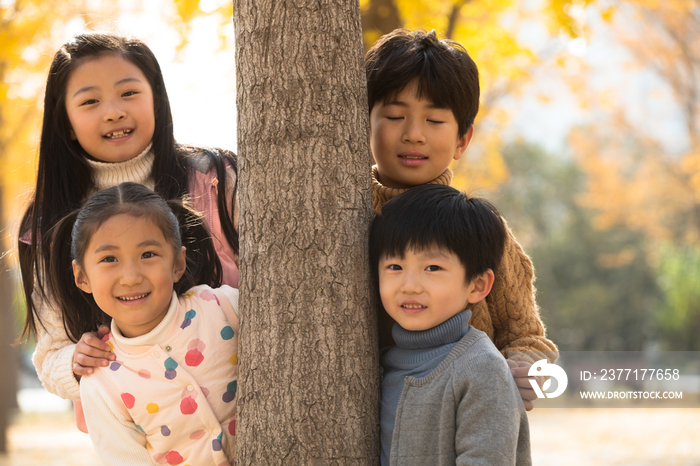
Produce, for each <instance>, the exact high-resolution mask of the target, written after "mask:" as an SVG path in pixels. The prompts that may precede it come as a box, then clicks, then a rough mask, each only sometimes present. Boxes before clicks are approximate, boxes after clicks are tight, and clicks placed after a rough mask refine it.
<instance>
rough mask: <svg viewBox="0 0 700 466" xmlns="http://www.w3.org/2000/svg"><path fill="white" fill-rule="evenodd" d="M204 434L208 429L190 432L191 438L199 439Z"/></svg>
mask: <svg viewBox="0 0 700 466" xmlns="http://www.w3.org/2000/svg"><path fill="white" fill-rule="evenodd" d="M204 434H206V431H204V430H197V431H194V432H192V433H191V434H190V439H191V440H198V439H200V438H202V437H204Z"/></svg>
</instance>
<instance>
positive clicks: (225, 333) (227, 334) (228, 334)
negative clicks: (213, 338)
mask: <svg viewBox="0 0 700 466" xmlns="http://www.w3.org/2000/svg"><path fill="white" fill-rule="evenodd" d="M234 335H236V332H234V331H233V329H232V328H231V326H230V325H227V326H226V327H224V328H222V329H221V338H223V339H224V340H230V339H231V338H233V337H234Z"/></svg>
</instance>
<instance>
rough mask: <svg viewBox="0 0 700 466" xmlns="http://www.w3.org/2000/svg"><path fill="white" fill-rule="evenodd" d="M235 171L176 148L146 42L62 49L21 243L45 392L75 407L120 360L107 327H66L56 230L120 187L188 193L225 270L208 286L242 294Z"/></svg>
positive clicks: (218, 153) (120, 40)
mask: <svg viewBox="0 0 700 466" xmlns="http://www.w3.org/2000/svg"><path fill="white" fill-rule="evenodd" d="M236 170H237V168H236V157H235V155H234V154H233V153H232V152H229V151H223V150H217V149H205V148H197V147H192V146H185V145H181V144H177V143H176V142H175V138H174V136H173V119H172V115H171V112H170V103H169V101H168V94H167V92H166V90H165V83H164V81H163V75H162V73H161V70H160V66H159V65H158V61H157V60H156V57H155V56H154V55H153V52H151V50H150V49H149V48H148V47H147V46H146V45H145V44H144V43H143V42H141V41H139V40H137V39H131V38H125V37H121V36H115V35H110V34H97V33H90V34H80V35H77V36H75V37H74V38H73V39H71V40H70V41H69V42H68V43H66V44H64V45H63V46H62V47H61V48H60V49H59V50H58V52H57V53H56V55H55V56H54V59H53V62H52V63H51V68H50V69H49V75H48V79H47V82H46V94H45V98H44V117H43V127H42V133H41V143H40V148H39V164H38V172H37V181H36V190H35V192H34V193H33V196H32V198H31V203H30V205H29V207H28V209H27V211H26V213H25V214H24V216H23V218H22V222H21V225H20V240H19V245H18V249H19V256H20V268H21V273H22V283H23V288H24V292H25V297H26V302H27V319H26V324H25V328H24V333H23V334H24V335H28V336H35V337H36V340H37V345H36V350H35V352H34V355H33V362H34V365H35V367H36V370H37V373H38V375H39V378H40V380H41V382H42V383H43V385H44V387H46V389H47V390H48V391H50V392H52V393H55V394H57V395H58V396H60V397H62V398H67V399H71V400H78V399H79V398H80V390H79V385H78V381H79V380H80V377H81V376H83V375H86V374H90V373H92V372H93V370H94V369H93V368H94V367H100V366H102V367H104V366H106V365H108V364H109V361H110V360H112V359H113V358H114V356H113V355H111V353H110V352H109V350H110V348H109V346H108V345H107V344H105V343H104V342H102V341H101V340H100V336H101V335H102V334H103V333H104V332H105V331H106V329H104V328H103V329H102V330H101V332H100V333H96V331H97V330H98V328H97V327H95V328H90V329H89V330H87V332H88V333H85V334H83V333H75V332H74V331H73V330H72V329H71V328H70V327H65V326H64V324H63V319H62V313H61V311H60V310H59V309H58V308H57V306H56V304H55V299H54V298H55V297H54V296H52V295H51V293H50V292H49V291H48V285H47V280H48V275H47V271H48V270H49V264H50V262H51V251H50V249H49V245H50V244H51V237H52V227H54V225H55V224H56V223H57V222H58V221H59V220H60V219H61V218H63V217H64V216H65V215H66V214H68V213H69V212H71V211H73V210H75V209H78V208H79V207H80V206H81V205H82V204H83V203H84V202H85V201H86V199H87V198H88V197H89V196H90V195H91V194H94V193H96V192H98V191H100V190H102V189H105V188H109V187H110V186H115V185H117V184H119V183H121V182H124V181H133V182H137V183H140V184H142V185H144V186H146V187H148V188H150V189H152V190H154V191H155V192H156V193H158V194H160V195H161V196H163V198H165V199H176V198H181V197H182V196H184V195H188V196H189V198H190V200H191V202H192V204H193V206H194V208H195V209H196V210H197V211H198V212H201V213H202V215H203V217H204V220H205V222H206V223H207V226H208V227H209V229H210V230H211V232H212V235H213V238H214V245H215V247H216V252H217V255H218V257H219V260H220V261H221V264H222V274H221V275H220V276H218V277H215V280H214V282H213V283H211V284H212V285H215V284H217V283H222V282H223V283H225V284H227V285H230V286H233V287H238V267H237V262H238V232H237V228H238V208H237V193H236V186H237V182H236V180H237V175H236V173H237V172H236ZM76 343H77V344H76Z"/></svg>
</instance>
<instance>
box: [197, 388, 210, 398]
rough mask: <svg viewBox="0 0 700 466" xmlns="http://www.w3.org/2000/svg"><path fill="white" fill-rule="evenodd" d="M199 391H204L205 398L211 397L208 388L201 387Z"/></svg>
mask: <svg viewBox="0 0 700 466" xmlns="http://www.w3.org/2000/svg"><path fill="white" fill-rule="evenodd" d="M199 389H200V390H202V393H204V396H209V389H208V388H207V387H199Z"/></svg>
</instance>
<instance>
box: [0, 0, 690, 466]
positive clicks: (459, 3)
mask: <svg viewBox="0 0 700 466" xmlns="http://www.w3.org/2000/svg"><path fill="white" fill-rule="evenodd" d="M360 4H361V9H362V21H363V31H364V42H365V48H368V47H369V46H371V44H372V43H373V42H374V41H375V40H376V39H377V38H379V37H380V35H381V34H384V33H386V32H389V31H391V30H393V29H394V28H396V27H407V28H418V27H420V28H425V29H433V28H434V29H436V30H437V32H438V34H439V35H440V36H441V37H443V38H451V39H453V40H456V41H457V42H460V43H461V44H462V45H464V46H465V47H466V48H467V50H468V51H469V53H470V55H471V56H472V57H473V58H474V60H475V61H476V63H477V65H478V67H479V70H480V78H481V89H482V99H481V107H480V110H479V115H478V118H477V122H476V130H475V133H474V134H475V136H474V139H473V142H472V144H471V145H470V147H469V149H468V151H467V155H466V156H465V157H464V158H462V159H461V160H460V161H458V162H457V163H456V164H455V165H454V167H453V169H454V171H455V174H456V177H455V181H454V184H455V186H456V187H458V188H460V189H463V190H466V191H469V192H471V193H475V194H478V195H482V196H487V197H489V198H491V199H492V200H493V201H494V202H495V203H496V205H497V206H498V207H499V209H500V210H501V211H502V212H503V214H504V216H505V217H506V218H507V219H508V221H509V224H510V227H511V228H512V230H513V231H514V233H515V236H516V238H518V240H519V241H520V243H521V244H522V245H523V247H524V248H525V250H526V251H527V252H528V254H529V255H530V256H531V258H532V260H533V263H534V265H535V271H536V276H537V281H536V286H537V291H538V294H537V301H538V304H539V306H540V312H541V316H542V319H543V321H544V322H545V324H546V326H547V333H548V336H549V338H550V339H552V340H553V341H554V342H555V343H557V344H558V345H559V348H560V349H561V350H565V351H592V350H597V351H645V352H648V351H700V338H699V337H698V335H699V334H700V242H699V239H700V132H699V129H700V1H698V0H663V1H661V0H628V1H623V0H520V1H518V0H488V1H487V0H361V1H360ZM231 15H232V7H231V2H230V1H223V0H200V1H197V0H148V1H146V0H121V1H120V2H113V1H107V0H72V1H71V2H67V1H59V0H0V161H1V162H2V164H3V170H1V171H0V221H1V222H2V223H1V225H0V251H1V252H2V253H1V255H0V261H1V263H0V309H2V314H0V315H1V316H2V317H1V319H2V320H1V321H0V337H1V338H2V339H3V340H2V342H1V343H0V373H2V374H3V376H2V378H1V379H0V431H2V432H6V435H0V451H7V453H6V454H3V453H0V465H2V466H4V465H6V464H7V465H9V464H22V465H31V464H43V465H47V464H69V463H70V464H94V463H95V461H96V460H95V457H94V456H91V455H94V454H93V453H92V447H91V444H90V442H89V438H88V436H86V435H84V434H80V433H78V432H77V430H76V429H75V427H74V423H73V420H72V414H71V405H70V404H69V403H65V402H63V401H62V400H60V399H58V398H56V397H53V396H51V395H49V394H48V393H46V392H45V391H44V390H43V389H42V388H41V385H40V384H39V383H38V381H37V380H36V376H35V375H34V370H33V367H32V366H31V362H30V355H31V352H32V342H31V341H30V342H26V343H25V344H23V345H20V346H15V347H11V343H12V342H13V341H14V340H15V339H16V338H17V337H18V335H19V333H20V332H21V328H22V323H23V320H24V308H23V298H22V295H21V291H20V288H19V280H18V273H17V271H16V259H17V258H16V248H15V243H16V233H17V227H18V219H19V217H20V216H21V214H22V212H23V211H24V209H25V208H26V205H27V200H28V195H29V193H31V190H32V188H33V183H34V176H35V169H36V157H37V150H38V145H39V142H38V141H39V139H38V138H39V130H40V126H41V116H42V102H43V88H44V85H45V81H46V72H47V70H48V65H49V63H50V61H51V59H52V57H53V54H54V53H55V51H56V50H57V49H58V48H59V47H60V46H61V44H63V43H64V42H65V41H66V40H68V39H69V38H70V37H71V36H72V35H73V34H75V33H77V32H81V31H84V30H101V31H111V32H117V33H122V34H129V35H134V36H137V37H139V38H141V39H143V40H144V41H145V42H146V43H147V44H148V45H149V46H150V47H151V48H152V50H153V51H154V53H155V54H156V56H157V57H158V60H159V62H160V64H161V67H162V70H163V73H164V77H165V82H166V86H167V88H168V95H169V97H170V100H171V106H172V109H173V117H174V121H175V136H176V139H177V140H178V141H179V142H186V143H197V144H205V145H212V146H218V147H224V148H228V149H233V150H235V149H236V129H235V125H236V108H235V70H234V53H233V49H234V43H233V26H232V23H231ZM339 53H343V52H342V51H339ZM14 374H19V375H18V376H17V377H14V376H13V375H14ZM15 390H18V396H17V397H15V395H14V393H15ZM15 399H17V400H18V402H17V403H15V401H14V400H15ZM530 422H531V426H532V440H533V458H534V459H535V460H536V461H535V464H564V463H565V464H683V465H686V464H695V465H698V464H700V447H697V446H695V444H696V443H697V442H696V439H693V438H692V437H693V436H692V432H697V429H698V424H700V410H699V409H690V408H687V409H680V410H673V409H657V410H634V409H618V410H614V409H613V410H605V409H590V410H585V409H583V410H575V409H569V410H564V409H556V410H553V409H537V408H536V409H535V411H533V412H532V413H531V414H530ZM2 432H0V434H1V433H2ZM572 458H577V459H576V460H573V459H572ZM577 461H578V462H577Z"/></svg>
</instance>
